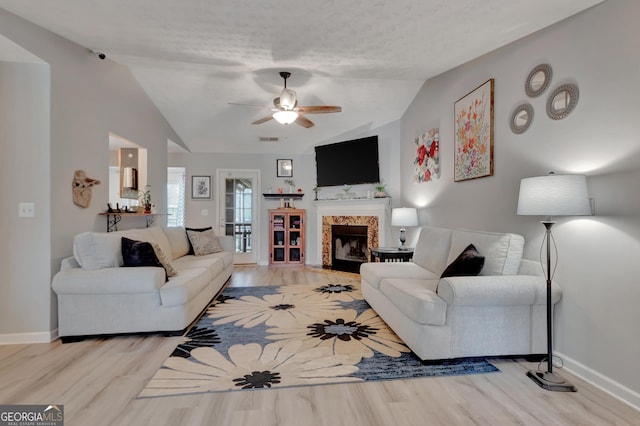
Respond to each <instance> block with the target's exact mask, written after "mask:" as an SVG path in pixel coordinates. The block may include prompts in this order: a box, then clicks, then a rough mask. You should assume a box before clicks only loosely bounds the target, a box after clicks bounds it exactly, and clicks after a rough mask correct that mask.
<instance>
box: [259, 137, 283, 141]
mask: <svg viewBox="0 0 640 426" xmlns="http://www.w3.org/2000/svg"><path fill="white" fill-rule="evenodd" d="M279 140H280V138H278V137H274V136H260V142H278V141H279Z"/></svg>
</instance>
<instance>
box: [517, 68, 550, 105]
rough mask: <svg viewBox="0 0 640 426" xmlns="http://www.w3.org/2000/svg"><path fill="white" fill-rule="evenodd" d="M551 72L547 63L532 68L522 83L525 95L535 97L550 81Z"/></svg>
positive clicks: (545, 88)
mask: <svg viewBox="0 0 640 426" xmlns="http://www.w3.org/2000/svg"><path fill="white" fill-rule="evenodd" d="M552 74H553V71H552V70H551V66H550V65H549V64H540V65H538V66H536V67H535V68H534V69H532V70H531V72H530V73H529V76H528V77H527V81H526V82H525V84H524V91H525V92H526V93H527V96H530V97H532V98H535V97H536V96H540V95H541V94H542V93H543V92H544V91H545V90H547V87H549V83H551V76H552Z"/></svg>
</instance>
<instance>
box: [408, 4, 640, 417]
mask: <svg viewBox="0 0 640 426" xmlns="http://www.w3.org/2000/svg"><path fill="white" fill-rule="evenodd" d="M638 16H640V2H637V1H633V0H620V1H609V2H605V3H603V4H601V5H599V6H596V7H594V8H592V9H589V10H588V11H586V12H584V13H582V14H580V15H577V16H575V17H572V18H569V19H567V20H565V21H563V22H561V23H559V24H557V25H554V26H552V27H550V28H547V29H545V30H542V31H540V32H539V33H536V34H534V35H532V36H530V37H527V38H525V39H523V40H520V41H518V42H516V43H513V44H511V45H509V46H506V47H504V48H502V49H499V50H497V51H495V52H493V53H491V54H488V55H485V56H483V57H481V58H479V59H477V60H474V61H472V62H470V63H467V64H465V65H463V66H460V67H458V68H456V69H454V70H452V71H450V72H447V73H444V74H442V75H440V76H438V77H436V78H433V79H431V80H429V81H427V82H426V83H425V84H424V86H423V88H422V90H421V91H420V93H419V94H418V96H416V98H415V100H414V102H413V103H412V105H411V106H410V108H409V109H408V110H407V112H406V114H405V115H404V117H403V119H402V156H401V166H400V169H401V170H402V178H401V179H402V198H403V200H404V201H405V204H413V205H415V206H418V207H421V209H420V222H421V224H433V225H438V226H446V227H469V228H476V229H484V230H489V231H511V232H518V233H521V234H523V235H524V236H525V238H526V240H527V242H528V243H527V247H526V253H525V257H529V258H534V259H537V258H538V251H539V247H540V244H541V237H542V234H543V227H542V226H541V225H540V224H539V223H537V220H538V219H537V218H534V217H526V216H517V215H516V205H517V196H518V188H519V182H520V179H521V178H523V177H528V176H536V175H542V174H546V173H547V172H548V171H550V170H554V171H555V172H557V173H584V174H586V175H587V176H588V184H589V190H590V196H591V197H594V198H595V199H596V210H597V216H595V217H589V218H587V219H577V218H560V219H559V221H558V224H557V225H556V226H555V227H554V235H555V238H556V241H557V245H558V250H559V254H560V262H559V265H558V270H557V273H556V280H557V282H559V283H560V285H561V286H562V288H563V291H564V296H563V299H562V301H561V303H560V308H559V309H558V310H557V315H556V324H555V325H556V330H557V333H556V339H555V340H556V344H555V349H556V350H557V352H558V353H561V354H563V356H564V357H565V361H566V364H567V366H568V368H570V369H572V370H573V371H576V372H579V373H580V374H582V375H583V376H585V377H587V378H588V379H590V380H592V381H594V382H596V383H598V384H600V385H601V386H603V387H605V388H607V389H609V390H611V391H613V392H616V393H617V394H618V395H619V396H622V397H623V398H626V399H627V400H628V401H632V402H633V403H634V404H635V405H636V406H640V395H639V394H638V392H640V369H638V368H637V366H636V364H637V360H638V359H640V338H638V331H637V327H638V324H639V323H640V309H638V306H640V286H638V283H637V281H638V279H637V268H635V259H634V258H635V257H636V256H637V255H638V253H640V227H639V226H638V225H640V221H639V219H640V201H639V200H640V197H639V196H638V182H639V181H640V140H639V138H640V136H639V135H640V133H639V132H638V130H637V127H636V126H637V122H638V116H640V103H638V94H639V93H640V92H639V90H638V89H639V85H638V75H640V55H639V54H638V50H637V42H638V40H639V39H640V27H638V25H637V19H636V18H637V17H638ZM540 63H549V64H550V65H551V66H552V68H553V79H552V82H551V86H550V88H549V89H548V90H547V92H545V93H544V94H543V95H542V96H541V97H539V98H534V99H530V98H527V96H526V95H525V92H524V82H525V80H526V77H527V75H528V74H529V71H530V70H531V69H532V68H533V67H534V66H536V65H538V64H540ZM489 78H494V79H495V174H494V176H493V177H487V178H481V179H476V180H472V181H466V182H458V183H454V182H453V127H454V126H453V104H454V102H455V101H456V100H457V99H459V98H460V97H462V96H463V95H465V94H466V93H468V92H469V91H471V90H472V89H474V88H475V87H477V86H478V85H480V84H481V83H483V82H485V81H487V80H488V79H489ZM565 82H575V83H577V85H578V86H579V90H580V100H579V102H578V105H577V107H576V109H575V110H574V112H573V113H572V114H571V115H569V116H568V117H567V118H565V119H564V120H559V121H554V120H551V119H550V118H548V117H547V115H546V112H545V101H546V99H547V96H548V95H549V93H550V91H551V90H553V89H554V88H555V87H557V86H558V85H559V84H561V83H565ZM524 101H528V102H530V103H531V104H532V105H533V107H534V109H535V118H534V120H533V124H532V125H531V127H530V128H529V129H528V130H527V131H526V132H525V133H524V134H522V135H515V134H513V133H512V132H511V130H510V129H509V125H508V122H509V117H510V115H511V113H512V111H513V109H514V108H515V107H516V106H517V105H518V104H520V103H521V102H524ZM431 127H439V128H440V156H441V157H440V158H441V165H442V177H441V179H440V180H439V181H437V182H435V183H422V184H415V183H412V179H411V178H412V169H413V168H412V166H411V162H412V161H413V158H414V157H415V153H414V148H413V138H414V137H415V136H417V135H418V134H419V133H421V132H424V131H425V130H428V129H430V128H431Z"/></svg>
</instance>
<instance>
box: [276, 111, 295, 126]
mask: <svg viewBox="0 0 640 426" xmlns="http://www.w3.org/2000/svg"><path fill="white" fill-rule="evenodd" d="M273 118H275V120H276V121H277V122H278V123H280V124H291V123H293V122H294V121H296V119H297V118H298V113H297V112H295V111H276V112H274V113H273Z"/></svg>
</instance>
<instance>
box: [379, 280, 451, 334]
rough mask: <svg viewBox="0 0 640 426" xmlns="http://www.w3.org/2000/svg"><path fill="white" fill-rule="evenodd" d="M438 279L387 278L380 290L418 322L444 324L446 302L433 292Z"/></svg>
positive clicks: (381, 284)
mask: <svg viewBox="0 0 640 426" xmlns="http://www.w3.org/2000/svg"><path fill="white" fill-rule="evenodd" d="M437 284H438V280H416V279H396V278H387V279H384V280H382V282H381V283H380V292H382V294H384V295H385V296H387V298H388V299H389V301H390V302H391V303H393V304H394V305H395V306H396V307H397V308H398V309H400V310H401V311H402V313H404V314H405V315H406V316H407V317H409V318H410V319H412V320H413V321H415V322H417V323H419V324H429V325H444V323H445V320H446V319H447V304H446V302H445V301H444V300H442V299H441V298H440V296H438V295H437V294H436V293H435V288H436V285H437Z"/></svg>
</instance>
